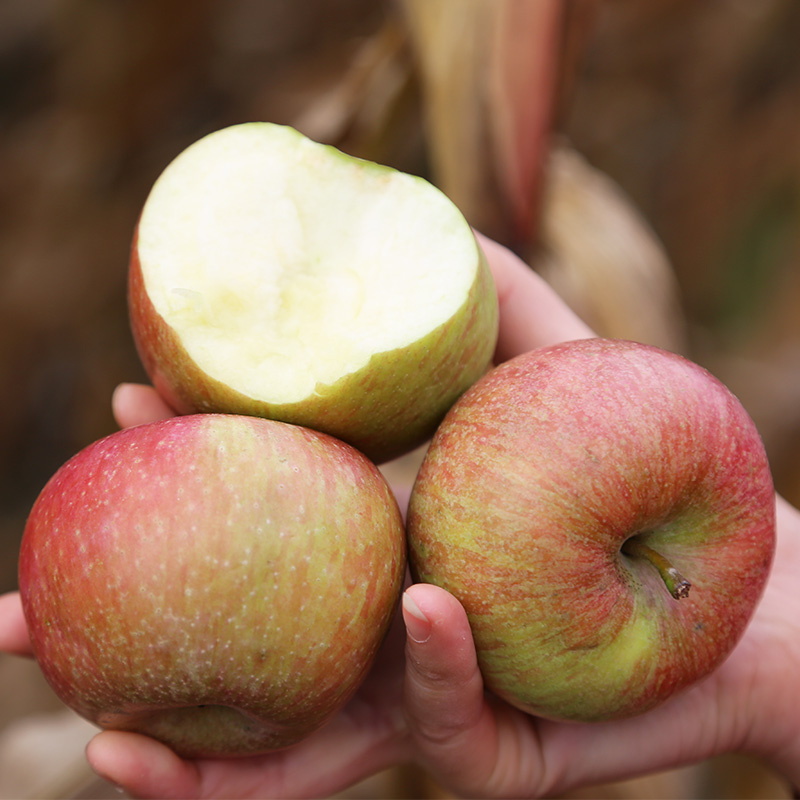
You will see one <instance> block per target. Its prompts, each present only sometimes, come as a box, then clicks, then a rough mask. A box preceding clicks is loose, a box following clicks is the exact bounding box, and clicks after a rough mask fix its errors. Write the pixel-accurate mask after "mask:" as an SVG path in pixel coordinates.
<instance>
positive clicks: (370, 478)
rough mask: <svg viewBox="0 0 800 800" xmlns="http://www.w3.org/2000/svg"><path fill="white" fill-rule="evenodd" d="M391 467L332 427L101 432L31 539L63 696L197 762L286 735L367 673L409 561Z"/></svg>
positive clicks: (51, 497) (43, 645)
mask: <svg viewBox="0 0 800 800" xmlns="http://www.w3.org/2000/svg"><path fill="white" fill-rule="evenodd" d="M404 537H405V533H404V529H403V522H402V518H401V515H400V512H399V510H398V508H397V504H396V502H395V500H394V497H393V496H392V494H391V491H390V489H389V488H388V486H387V484H386V482H385V481H384V479H383V477H382V476H381V474H380V472H379V471H378V470H377V468H376V467H375V466H374V465H373V464H372V463H371V462H369V461H368V460H367V459H366V458H365V457H364V456H363V455H362V454H361V453H359V452H357V451H356V450H354V449H353V448H351V447H349V446H348V445H345V444H343V443H341V442H339V441H337V440H335V439H333V438H331V437H329V436H326V435H324V434H321V433H317V432H313V431H309V430H305V429H302V428H299V427H295V426H291V425H286V424H283V423H280V422H274V421H269V420H263V419H256V418H252V417H239V416H234V415H212V414H206V415H193V416H185V417H176V418H173V419H170V420H167V421H164V422H159V423H153V424H150V425H143V426H140V427H137V428H130V429H127V430H124V431H120V432H118V433H115V434H112V435H111V436H109V437H107V438H105V439H102V440H100V441H99V442H96V443H94V444H92V445H90V446H89V447H87V448H86V449H84V450H83V451H81V452H80V453H78V454H77V455H76V456H74V457H73V458H72V459H71V460H70V461H68V462H67V463H66V464H65V465H64V466H63V467H62V468H61V469H60V470H59V471H58V472H57V473H56V474H55V475H54V476H53V477H52V478H51V480H50V481H49V482H48V484H47V485H46V486H45V488H44V489H43V491H42V493H41V494H40V496H39V498H38V499H37V501H36V503H35V504H34V507H33V509H32V511H31V514H30V517H29V520H28V523H27V525H26V528H25V533H24V536H23V540H22V548H21V555H20V567H19V584H20V590H21V593H22V602H23V608H24V611H25V616H26V620H27V623H28V627H29V630H30V635H31V640H32V642H33V649H34V653H35V656H36V659H37V660H38V662H39V664H40V665H41V668H42V670H43V672H44V675H45V677H46V678H47V680H48V681H49V683H50V684H51V685H52V687H53V689H54V690H55V691H56V693H57V694H58V695H59V696H60V697H61V699H62V700H63V701H64V702H65V703H66V704H67V705H69V706H70V707H72V708H73V709H74V710H75V711H77V712H78V713H79V714H81V715H82V716H84V717H86V718H87V719H89V720H91V721H93V722H95V723H97V724H98V725H100V726H101V727H104V728H112V729H119V730H129V731H136V732H139V733H143V734H146V735H148V736H151V737H154V738H156V739H158V740H160V741H162V742H165V743H166V744H168V745H169V746H171V747H172V748H173V749H174V750H175V751H176V752H178V753H179V754H181V755H183V756H188V757H199V756H203V757H212V756H238V755H248V754H252V753H259V752H266V751H271V750H275V749H280V748H283V747H287V746H289V745H291V744H293V743H295V742H297V741H299V740H301V739H302V738H304V737H306V736H307V735H309V734H310V733H311V732H312V731H314V730H316V729H317V728H319V727H320V726H321V725H322V724H323V723H324V722H325V721H326V720H327V719H328V718H329V717H330V716H331V715H332V714H334V713H335V712H336V711H337V710H338V709H340V708H341V707H342V705H343V704H345V703H346V702H347V700H348V699H349V698H350V696H351V695H352V694H353V692H354V691H355V690H356V689H357V688H358V686H359V684H360V683H361V682H362V680H363V678H364V677H365V675H366V673H367V671H368V670H369V667H370V665H371V663H372V661H373V658H374V656H375V653H376V651H377V650H378V647H379V645H380V643H381V641H382V639H383V637H384V634H385V633H386V631H387V627H388V625H389V623H390V620H391V618H392V616H393V612H394V610H395V607H396V603H397V600H398V597H399V593H400V590H401V584H402V580H403V576H404V569H405V538H404Z"/></svg>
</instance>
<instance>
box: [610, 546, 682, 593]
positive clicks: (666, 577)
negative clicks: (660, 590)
mask: <svg viewBox="0 0 800 800" xmlns="http://www.w3.org/2000/svg"><path fill="white" fill-rule="evenodd" d="M622 552H623V553H625V555H627V556H630V557H631V558H643V559H644V560H645V561H648V562H650V564H652V565H653V566H654V567H655V568H656V569H657V570H658V574H659V575H661V579H662V580H663V581H664V584H665V586H666V587H667V591H669V593H670V594H671V595H672V596H673V597H674V598H675V599H676V600H680V599H681V598H684V597H688V596H689V589H691V588H692V584H691V583H689V581H687V580H686V578H684V577H683V575H681V573H680V572H678V570H677V569H675V567H673V566H672V564H670V562H669V561H668V560H667V559H666V558H664V556H662V555H661V553H659V552H657V551H656V550H653V548H652V547H648V545H646V544H645V543H644V542H642V541H641V540H640V539H639V538H638V537H636V536H633V537H631V538H630V539H627V540H626V541H625V543H624V544H623V545H622Z"/></svg>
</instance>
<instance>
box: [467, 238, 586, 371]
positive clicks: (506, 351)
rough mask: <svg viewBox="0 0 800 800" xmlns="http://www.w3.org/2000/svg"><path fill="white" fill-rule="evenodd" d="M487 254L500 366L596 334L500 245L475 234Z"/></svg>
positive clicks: (497, 357) (497, 359) (533, 273)
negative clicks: (497, 320)
mask: <svg viewBox="0 0 800 800" xmlns="http://www.w3.org/2000/svg"><path fill="white" fill-rule="evenodd" d="M476 236H477V238H478V241H479V242H480V245H481V248H482V249H483V251H484V253H485V254H486V258H487V259H488V261H489V266H490V268H491V270H492V275H493V276H494V281H495V286H496V287H497V297H498V301H499V303H500V337H499V339H498V342H497V350H496V352H495V361H496V362H497V363H500V362H502V361H506V360H508V359H509V358H513V357H514V356H517V355H520V354H521V353H526V352H528V351H529V350H533V349H535V348H537V347H544V346H546V345H550V344H556V343H558V342H565V341H569V340H572V339H587V338H590V337H592V336H594V335H595V334H594V333H593V331H592V330H591V329H590V328H589V326H588V325H586V323H585V322H583V320H581V319H580V317H578V316H577V315H576V314H575V313H574V312H573V311H572V310H571V309H570V308H569V307H568V306H567V304H566V303H565V302H564V301H563V300H562V299H561V298H560V297H559V296H558V295H557V294H556V293H555V291H553V289H552V288H551V287H550V286H549V285H548V284H547V283H546V282H545V281H544V280H543V279H542V278H541V277H540V276H539V275H537V274H536V273H535V272H534V271H533V270H532V269H531V268H530V267H529V266H528V265H527V264H525V263H524V262H523V261H522V260H521V259H520V258H518V257H517V256H516V255H514V253H512V252H511V251H510V250H508V249H506V248H505V247H503V246H502V245H499V244H497V243H496V242H493V241H492V240H491V239H487V238H486V237H485V236H482V235H481V234H476Z"/></svg>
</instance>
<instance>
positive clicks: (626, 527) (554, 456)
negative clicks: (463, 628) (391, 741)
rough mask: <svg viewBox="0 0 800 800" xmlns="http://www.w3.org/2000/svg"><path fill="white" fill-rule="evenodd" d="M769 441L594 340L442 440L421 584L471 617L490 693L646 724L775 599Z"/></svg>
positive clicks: (502, 376)
mask: <svg viewBox="0 0 800 800" xmlns="http://www.w3.org/2000/svg"><path fill="white" fill-rule="evenodd" d="M774 509H775V497H774V492H773V485H772V479H771V475H770V469H769V465H768V462H767V458H766V455H765V452H764V448H763V445H762V442H761V439H760V437H759V435H758V432H757V430H756V428H755V426H754V424H753V422H752V420H751V419H750V417H749V416H748V415H747V413H746V412H745V410H744V409H743V407H742V405H741V404H740V403H739V401H738V400H737V399H736V398H735V397H734V396H733V395H732V394H731V392H730V391H729V390H728V389H727V388H726V387H725V386H723V385H722V384H721V383H720V382H719V381H718V380H717V379H715V378H714V377H712V376H711V375H710V374H709V373H708V372H707V371H705V370H704V369H702V368H701V367H699V366H698V365H696V364H694V363H692V362H690V361H688V360H686V359H684V358H682V357H680V356H678V355H675V354H672V353H668V352H665V351H663V350H659V349H656V348H654V347H649V346H646V345H642V344H636V343H632V342H623V341H612V340H602V339H594V340H584V341H577V342H570V343H565V344H561V345H556V346H553V347H548V348H543V349H541V350H537V351H533V352H530V353H527V354H525V355H522V356H519V357H517V358H516V359H513V360H511V361H509V362H506V363H504V364H502V365H501V366H499V367H497V368H496V369H495V370H493V371H492V372H491V373H490V374H488V375H487V376H486V377H485V378H484V379H482V380H481V381H479V382H478V383H477V384H476V385H475V386H473V387H472V389H470V390H469V391H468V392H467V393H466V394H465V395H464V396H463V397H462V398H461V400H459V402H458V403H456V404H455V406H454V407H453V408H452V410H451V411H450V413H449V414H448V415H447V417H446V418H445V420H444V422H443V423H442V425H441V426H440V428H439V430H438V431H437V433H436V436H435V438H434V440H433V442H432V444H431V447H430V450H429V451H428V453H427V456H426V458H425V460H424V463H423V465H422V467H421V470H420V472H419V475H418V478H417V481H416V484H415V486H414V489H413V493H412V496H411V503H410V508H409V526H408V533H409V546H410V557H411V563H412V569H413V573H414V575H415V576H416V577H417V578H418V579H419V580H420V581H424V582H429V583H435V584H438V585H440V586H442V587H444V588H445V589H447V590H449V591H450V592H452V593H453V594H454V595H455V596H456V597H457V598H458V599H459V600H460V601H461V603H462V604H463V606H464V608H465V609H466V612H467V614H468V617H469V621H470V624H471V626H472V631H473V634H474V638H475V644H476V649H477V652H478V659H479V664H480V668H481V671H482V673H483V677H484V679H485V684H486V686H487V687H488V688H489V689H491V690H492V691H493V692H494V693H496V694H497V695H499V696H500V697H502V698H504V699H505V700H507V701H508V702H509V703H511V704H512V705H514V706H517V707H518V708H521V709H523V710H525V711H528V712H530V713H533V714H536V715H540V716H544V717H548V718H552V719H567V720H580V721H597V720H608V719H614V718H621V717H625V716H630V715H633V714H637V713H640V712H643V711H645V710H647V709H650V708H652V707H654V706H655V705H657V704H659V703H661V702H663V701H665V700H666V699H667V698H669V697H671V696H672V695H674V694H675V693H676V692H679V691H680V690H682V689H684V688H685V687H688V686H689V685H691V684H693V683H695V682H697V681H699V680H700V679H701V678H702V677H703V676H705V675H708V674H709V673H710V672H711V671H712V670H714V669H715V668H716V667H717V666H718V665H719V664H720V663H721V662H722V661H723V660H724V659H725V657H726V656H727V655H728V654H729V653H730V651H731V649H732V648H733V647H734V645H735V644H736V642H737V641H738V639H739V638H740V636H741V634H742V633H743V631H744V629H745V627H746V626H747V624H748V621H749V620H750V618H751V615H752V613H753V611H754V608H755V606H756V604H757V602H758V600H759V597H760V595H761V593H762V590H763V588H764V585H765V582H766V580H767V575H768V572H769V569H770V565H771V561H772V558H773V551H774V546H775V510H774Z"/></svg>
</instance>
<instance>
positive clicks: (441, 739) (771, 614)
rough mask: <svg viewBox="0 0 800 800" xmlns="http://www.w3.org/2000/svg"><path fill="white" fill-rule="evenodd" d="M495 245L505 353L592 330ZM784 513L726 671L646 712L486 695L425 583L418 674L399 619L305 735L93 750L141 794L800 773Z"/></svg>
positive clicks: (457, 787) (10, 637)
mask: <svg viewBox="0 0 800 800" xmlns="http://www.w3.org/2000/svg"><path fill="white" fill-rule="evenodd" d="M482 244H483V246H484V248H485V250H486V253H487V256H488V258H489V261H490V265H491V267H492V271H493V274H494V277H495V282H496V285H497V288H498V295H499V298H500V307H501V332H500V339H499V342H498V348H497V356H496V358H497V360H498V361H502V360H505V359H507V358H510V357H512V356H514V355H516V354H518V353H520V352H523V351H525V350H529V349H532V348H533V347H538V346H543V345H546V344H551V343H555V342H558V341H563V340H566V339H575V338H582V337H587V336H591V335H592V332H591V331H590V330H589V329H588V328H587V326H586V325H584V323H583V322H581V321H580V320H579V319H578V318H577V317H575V315H574V314H572V312H570V311H569V309H567V307H566V306H565V305H564V304H563V303H562V302H561V301H560V300H559V299H558V298H557V297H556V296H555V294H554V293H553V292H552V290H550V289H549V287H548V286H547V285H546V284H544V283H543V282H542V281H541V280H540V279H539V278H538V277H537V276H536V275H535V274H534V273H532V272H531V271H530V269H528V267H526V266H525V265H524V264H522V263H521V262H520V261H519V260H518V259H516V258H515V257H514V256H513V255H512V254H511V253H509V252H508V251H506V250H505V249H504V248H502V247H500V246H499V245H496V244H495V243H493V242H490V241H488V240H485V239H482ZM114 410H115V415H116V417H117V421H118V422H119V423H120V425H123V426H126V425H131V424H138V423H140V422H146V421H149V420H151V419H157V418H161V417H164V416H168V415H169V414H170V413H171V412H170V410H169V409H168V408H167V407H166V406H164V404H163V403H161V401H160V400H159V399H158V397H157V396H156V395H155V393H154V392H153V391H152V390H151V389H148V388H146V387H138V386H136V387H134V386H124V387H120V389H119V390H118V391H117V393H116V394H115V397H114ZM778 510H779V545H778V547H779V553H778V557H777V559H776V568H775V571H774V573H773V576H772V578H771V580H770V584H769V587H768V590H767V593H766V595H765V597H764V601H763V602H762V604H761V606H760V608H759V610H758V613H757V615H756V618H755V619H754V621H753V624H752V626H751V628H750V629H749V630H748V633H747V635H746V636H745V638H744V639H743V641H742V642H741V643H740V645H739V646H738V647H737V649H736V651H735V652H734V653H733V654H732V656H731V657H730V659H729V660H728V661H727V662H726V663H725V665H723V667H722V668H721V669H720V670H718V672H717V673H715V675H714V676H712V677H711V678H709V679H708V680H707V681H706V682H704V683H703V684H701V685H699V686H697V687H695V688H693V689H691V690H689V692H687V693H686V694H684V695H682V696H681V697H678V698H676V699H675V700H673V701H671V702H669V703H668V704H666V705H664V706H662V707H661V708H659V709H656V710H654V711H652V712H650V713H649V714H646V715H643V716H642V717H639V718H634V719H632V720H628V721H624V722H617V723H607V724H603V725H575V724H569V725H562V724H558V723H551V722H545V721H543V720H539V719H535V718H533V717H530V716H527V715H525V714H522V713H520V712H517V711H515V710H514V709H512V708H510V707H509V706H507V705H506V704H504V703H502V702H499V701H497V700H494V699H491V698H486V697H485V696H484V692H483V686H482V682H481V678H480V673H479V671H478V668H477V661H476V658H475V651H474V647H473V646H472V638H471V635H470V632H469V627H468V624H467V620H466V615H465V614H464V611H463V609H462V608H461V606H460V605H459V604H458V602H457V601H456V600H455V598H453V597H452V596H451V595H449V594H447V593H446V592H444V591H442V590H440V589H437V588H436V587H433V586H425V585H416V586H413V587H410V588H409V589H407V591H406V593H405V595H404V598H403V608H402V616H403V619H404V621H405V623H406V628H407V641H406V663H405V673H404V671H403V661H402V656H401V653H400V650H399V648H400V647H401V646H402V638H403V631H402V626H401V625H400V624H399V619H398V620H397V621H396V624H395V626H394V628H393V630H392V632H391V633H390V636H389V638H388V639H387V642H386V644H385V646H384V648H383V650H382V651H381V654H380V656H379V659H378V661H377V662H376V665H375V668H374V669H373V672H372V673H371V675H370V677H369V679H368V680H367V682H366V683H365V685H364V687H363V688H362V690H361V691H360V692H359V694H358V695H357V697H356V698H355V699H354V701H353V702H352V703H351V704H350V705H349V706H348V707H347V708H346V709H345V710H344V711H343V712H342V713H341V714H340V715H339V716H337V717H336V718H335V719H334V720H333V721H332V722H331V723H330V724H329V725H328V726H326V727H325V728H324V729H322V730H321V731H319V732H318V733H317V734H315V735H314V736H312V737H311V738H309V739H308V740H306V741H305V742H303V743H301V744H300V745H298V746H297V747H295V748H292V749H291V750H287V751H285V752H283V753H277V754H272V755H268V756H261V757H256V758H249V759H239V760H229V761H222V760H214V761H183V760H181V759H179V758H178V757H177V756H175V755H174V754H173V753H172V752H171V751H170V750H168V749H167V748H165V747H163V746H162V745H160V744H158V743H157V742H154V741H152V740H149V739H146V738H145V737H141V736H136V735H135V734H128V733H117V732H105V733H101V734H99V735H98V736H97V737H96V738H95V739H94V740H93V741H92V743H91V744H90V746H89V748H88V757H89V760H90V762H91V763H92V765H93V767H94V768H95V769H96V770H97V771H98V772H99V773H100V774H101V775H103V776H104V777H106V778H107V779H109V780H111V781H112V782H115V783H118V784H120V785H121V786H124V787H125V788H126V789H127V790H128V791H129V792H131V793H133V794H136V795H141V796H161V797H168V796H177V795H181V796H209V795H210V796H215V797H221V796H223V795H237V796H241V797H244V796H254V795H273V796H282V797H288V796H293V795H295V796H296V795H324V794H329V793H332V792H334V791H336V790H338V789H341V788H344V787H346V786H348V785H350V784H352V783H354V782H355V781H357V780H359V779H360V778H363V777H366V776H367V775H369V774H371V773H374V772H375V771H378V770H380V769H382V768H384V767H388V766H390V765H392V764H397V763H402V762H404V761H408V760H410V759H412V758H415V759H417V760H419V761H420V762H421V763H422V764H424V765H425V766H426V767H427V768H428V769H429V770H430V771H431V772H432V773H433V774H434V775H435V776H436V777H437V778H438V779H439V780H440V781H441V782H442V783H443V784H444V785H445V786H447V787H448V788H451V789H453V790H454V791H456V792H458V793H463V794H466V795H478V796H500V795H508V796H525V795H530V796H536V795H543V794H552V793H556V792H561V791H564V790H566V789H568V788H571V787H576V786H580V785H587V784H589V785H590V784H593V783H597V782H603V781H608V780H614V779H621V778H628V777H633V776H634V775H636V774H640V773H643V772H648V771H652V770H657V769H663V768H668V767H672V766H678V765H681V764H685V763H690V762H694V761H697V760H698V759H702V758H704V757H709V756H712V755H714V754H718V753H723V752H726V751H733V750H751V751H753V752H755V753H758V754H761V755H763V756H765V757H766V758H768V759H770V760H771V761H772V762H773V763H774V764H775V765H776V767H778V768H779V769H783V770H784V771H785V773H786V774H787V776H789V777H790V778H791V779H793V780H794V781H795V782H797V781H798V780H800V775H798V774H797V770H798V767H797V764H798V761H799V760H800V759H799V758H798V756H800V752H798V750H799V749H800V745H798V744H796V743H797V742H798V740H800V736H798V733H800V723H798V722H797V721H796V720H795V719H794V718H793V717H792V718H790V719H786V717H787V716H790V717H791V715H790V714H787V711H788V710H790V709H788V707H786V706H787V704H786V702H785V698H786V696H787V695H791V692H792V691H794V692H795V693H796V691H797V687H796V684H797V681H798V679H797V677H796V676H797V674H798V667H800V652H799V650H800V644H798V642H800V636H798V634H799V633H800V631H799V630H798V627H799V626H798V623H797V622H796V620H797V619H798V611H800V597H799V596H798V594H797V592H796V591H795V590H794V586H793V583H792V576H793V575H794V574H795V570H797V569H798V568H800V515H799V514H798V513H797V512H796V511H795V510H794V509H792V508H791V507H790V506H788V504H786V503H784V502H783V501H779V506H778ZM0 650H6V651H9V652H16V653H26V652H27V653H29V652H30V644H29V642H28V641H27V634H26V632H25V625H24V620H23V618H22V613H21V609H20V606H19V599H18V596H17V595H8V596H6V597H4V598H0ZM403 691H404V692H405V700H404V701H403ZM785 707H786V708H785ZM792 770H794V772H792Z"/></svg>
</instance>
